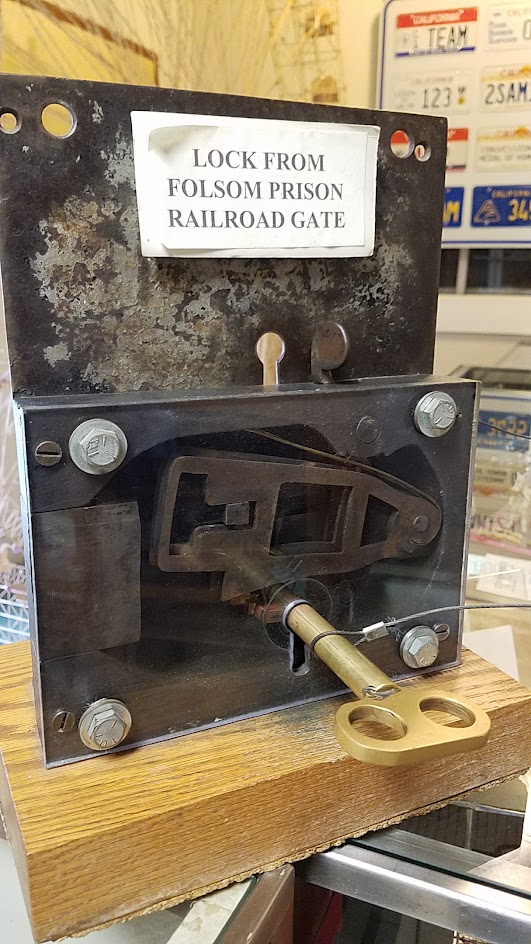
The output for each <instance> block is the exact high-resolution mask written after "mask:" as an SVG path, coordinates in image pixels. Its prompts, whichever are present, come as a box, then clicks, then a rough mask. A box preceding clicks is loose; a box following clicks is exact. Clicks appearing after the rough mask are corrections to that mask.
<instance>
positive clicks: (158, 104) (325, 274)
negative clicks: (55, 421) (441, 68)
mask: <svg viewBox="0 0 531 944" xmlns="http://www.w3.org/2000/svg"><path fill="white" fill-rule="evenodd" d="M1 87H2V95H1V102H0V104H1V106H2V108H4V109H13V110H15V111H16V113H17V114H18V115H19V118H20V123H21V124H20V129H19V130H18V131H17V132H16V133H15V134H5V133H0V199H1V201H2V227H1V236H0V239H1V248H0V251H1V260H2V276H3V288H4V296H5V307H6V318H7V330H8V341H9V348H10V358H11V363H12V376H13V386H14V390H15V393H18V394H20V393H26V394H53V393H60V392H69V391H76V392H86V393H89V392H95V391H127V390H131V391H132V390H140V389H144V390H150V389H160V388H163V389H176V388H180V387H181V388H183V387H185V388H186V387H197V386H207V387H216V386H225V385H227V384H231V383H237V384H246V383H251V384H253V383H259V382H260V379H261V364H260V363H259V362H258V360H257V357H256V354H255V344H256V341H257V339H258V337H259V336H260V335H261V334H262V333H263V332H264V331H277V332H278V333H280V334H281V335H282V336H283V338H284V340H285V342H286V355H285V358H284V360H283V361H282V365H281V379H282V380H283V381H293V382H296V381H305V380H307V379H308V378H309V375H310V349H311V340H312V336H313V332H314V330H315V328H316V327H317V325H319V324H320V323H321V322H322V321H326V320H329V319H334V320H337V321H339V322H340V323H341V324H342V325H343V326H344V327H345V329H346V331H347V333H348V335H349V339H350V342H351V345H350V353H349V356H348V358H347V360H346V361H345V363H344V364H343V365H342V366H341V368H339V369H338V370H337V371H336V372H335V375H334V376H335V378H336V379H338V380H341V379H345V378H347V377H356V376H371V375H380V376H381V375H385V374H406V373H421V372H429V371H430V369H431V363H432V351H433V338H434V328H435V314H436V299H437V284H438V268H439V254H440V232H441V225H440V220H441V216H442V199H443V188H444V166H445V151H446V140H445V138H446V123H445V121H444V120H442V119H438V118H431V117H424V116H404V115H394V114H391V113H384V112H373V111H363V110H359V109H347V108H329V107H326V106H318V105H307V104H300V103H294V102H274V101H267V100H258V99H247V98H242V97H235V96H218V95H212V94H205V93H193V92H181V91H172V90H168V89H149V88H136V87H126V86H116V85H105V84H99V83H90V82H69V81H65V80H60V79H50V78H46V79H35V78H26V77H20V76H4V77H2V79H1ZM54 101H59V102H65V103H67V104H68V105H69V106H70V107H71V108H72V109H73V111H74V113H75V115H76V118H77V126H76V129H75V131H74V133H73V134H72V135H71V136H70V137H67V138H64V139H61V138H54V137H51V136H50V135H49V134H47V133H46V132H45V130H44V129H43V127H42V124H41V121H40V113H41V109H42V107H43V105H45V104H46V103H49V102H54ZM143 109H145V110H156V111H174V112H191V113H199V114H220V115H234V116H242V115H246V116H249V117H254V118H269V119H275V118H276V119H293V120H300V121H308V120H315V121H335V122H348V123H361V124H377V125H380V127H381V138H380V146H379V155H378V190H377V221H376V248H375V253H374V255H373V256H372V257H370V258H366V259H323V260H321V259H310V260H304V259H293V260H290V259H273V260H268V259H263V260H261V259H208V260H207V259H189V260H180V259H164V260H156V259H145V258H143V257H142V256H141V254H140V246H139V232H138V217H137V209H136V196H135V185H134V172H133V156H132V139H131V121H130V112H131V111H133V110H143ZM399 128H405V129H406V130H407V131H408V132H410V133H411V134H412V135H413V137H414V139H415V140H416V141H422V142H424V143H427V144H429V145H430V147H431V157H430V159H429V160H428V161H424V162H421V161H418V160H417V159H416V158H415V157H414V155H412V156H411V157H409V158H407V159H405V160H404V159H400V158H398V157H396V156H395V155H394V154H393V153H392V152H391V149H390V147H389V140H390V137H391V134H392V133H393V131H394V130H396V129H399Z"/></svg>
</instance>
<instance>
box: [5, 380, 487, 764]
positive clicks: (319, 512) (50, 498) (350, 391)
mask: <svg viewBox="0 0 531 944" xmlns="http://www.w3.org/2000/svg"><path fill="white" fill-rule="evenodd" d="M434 387H436V388H437V389H442V390H446V391H448V392H449V393H451V395H452V396H453V397H454V399H455V400H456V402H457V405H458V410H459V414H460V419H459V421H458V423H457V425H456V426H455V427H454V429H452V430H451V432H449V433H448V434H447V435H446V436H443V437H441V438H439V439H428V438H426V437H425V436H423V435H421V434H420V433H419V432H418V431H417V430H416V428H415V425H414V422H413V411H414V407H415V404H416V403H417V402H418V400H419V398H420V397H421V396H422V395H423V394H424V393H426V392H427V391H428V390H433V389H434ZM475 396H476V385H475V384H474V383H473V382H471V381H462V380H442V381H436V380H434V379H433V378H423V379H418V378H414V379H412V378H393V379H391V378H389V379H388V380H386V381H382V380H377V379H374V380H367V381H362V382H355V383H351V384H344V385H342V386H335V385H321V386H318V385H303V386H301V387H286V388H280V389H278V390H275V389H269V390H266V389H262V388H240V389H232V390H226V391H191V392H188V393H184V392H183V393H174V394H165V393H162V392H161V393H147V392H145V393H140V394H135V395H129V396H127V395H125V394H114V395H113V394H101V395H90V396H77V397H76V396H69V397H49V398H39V397H30V398H22V399H19V400H18V404H17V410H16V416H17V427H18V435H19V453H20V455H21V456H22V457H23V468H22V475H21V479H22V482H23V493H24V496H23V497H24V507H25V508H26V509H27V513H26V519H25V527H26V539H27V547H26V554H27V560H28V563H29V564H30V566H29V567H28V571H29V572H30V573H31V575H32V577H31V587H30V590H31V597H32V599H31V613H32V616H31V620H32V642H33V650H34V659H35V685H36V699H37V703H38V704H40V705H41V710H42V717H41V719H40V720H41V728H42V735H43V741H44V744H45V753H46V761H47V763H48V764H49V765H55V764H59V763H63V762H65V761H68V760H73V759H80V758H82V757H85V756H89V755H90V751H89V750H88V749H87V748H85V747H84V746H83V745H82V743H81V741H80V739H79V736H78V734H77V728H74V729H73V730H72V731H69V732H64V733H61V732H55V731H54V730H53V728H52V719H53V718H54V716H55V715H56V713H57V712H59V711H71V712H72V713H73V714H74V715H75V717H76V719H77V720H79V717H80V715H81V713H82V712H83V710H84V709H85V708H86V706H87V705H88V704H90V703H92V702H94V701H95V700H97V699H99V698H102V697H112V698H118V699H120V700H121V701H123V702H124V703H125V704H126V705H127V707H128V708H129V710H130V712H131V714H132V718H133V725H132V729H131V732H130V734H129V737H128V739H127V741H126V742H125V743H124V746H125V747H128V746H132V745H136V744H140V743H144V742H146V741H150V740H157V739H160V738H166V737H171V736H174V735H176V734H179V733H185V732H188V731H193V730H196V729H198V728H201V727H205V726H211V725H216V724H220V723H223V722H227V721H230V720H235V719H238V718H242V717H248V716H249V715H254V714H259V713H261V712H264V711H271V710H274V709H277V708H281V707H286V706H290V705H294V704H300V703H302V702H306V701H310V700H313V699H316V698H322V697H325V696H327V695H330V694H333V693H335V692H337V691H338V690H339V688H340V683H339V682H338V681H337V679H336V678H335V677H334V676H333V675H332V674H331V673H330V671H329V670H328V669H327V668H326V667H325V666H324V665H323V664H322V663H320V662H319V660H318V659H317V658H316V657H315V656H313V655H312V656H311V657H309V656H308V655H307V654H306V656H307V660H308V664H307V666H305V665H304V652H303V653H302V671H301V661H300V660H301V652H300V651H298V653H297V652H295V648H296V647H294V646H293V645H291V649H290V637H289V634H288V633H287V631H285V630H284V629H283V628H282V627H281V625H280V624H278V623H270V624H268V623H266V622H265V621H262V619H260V618H257V616H252V615H249V609H248V607H246V606H245V605H243V603H242V600H241V599H238V597H236V598H231V599H229V600H223V599H222V586H223V578H224V572H226V571H227V570H228V569H230V567H229V566H228V565H226V566H225V565H224V563H223V557H221V559H219V560H218V559H216V560H217V565H216V566H217V567H218V569H217V570H214V571H211V570H206V571H205V572H201V571H198V570H197V564H198V560H199V561H201V560H203V559H204V558H203V557H202V554H203V552H204V547H205V545H204V544H203V541H204V537H205V535H208V541H207V545H206V546H207V549H209V553H210V552H211V551H212V548H214V551H215V553H216V554H220V553H222V552H223V551H224V550H227V549H228V548H230V549H231V550H232V557H231V562H230V563H231V565H232V563H233V562H234V559H235V558H237V557H238V555H240V559H241V560H242V561H243V562H244V564H245V572H246V573H248V572H249V568H251V569H252V568H253V566H254V564H255V563H256V562H257V561H258V566H259V569H261V571H262V573H264V577H263V585H264V586H266V584H268V583H269V582H270V581H273V580H275V581H280V582H289V583H290V586H292V587H293V588H294V590H295V592H297V593H301V594H302V595H305V596H308V597H309V599H310V600H311V601H312V602H313V603H314V604H315V605H316V607H317V608H318V609H319V610H320V611H321V612H322V613H323V615H324V616H326V617H328V618H329V619H331V621H332V622H334V623H335V624H336V625H337V626H338V627H339V628H344V629H347V628H354V629H360V628H361V627H363V626H365V625H368V624H370V623H372V622H375V621H378V620H380V619H382V618H383V617H386V616H395V617H400V616H406V615H407V614H409V613H413V612H416V611H418V610H422V609H427V608H430V607H435V606H437V605H444V604H446V605H449V604H456V603H459V602H460V587H461V572H462V560H463V548H464V544H465V538H466V535H465V519H466V504H467V486H468V477H469V465H470V450H471V446H470V443H471V437H472V429H473V421H474V403H475ZM94 418H98V419H106V420H110V421H112V422H114V423H116V424H117V425H118V426H119V427H120V428H121V429H122V430H123V432H124V433H125V435H126V436H127V440H128V443H129V448H128V453H127V457H126V459H125V461H124V463H123V464H122V465H121V466H120V467H119V468H118V469H116V470H115V471H114V472H111V473H107V474H104V475H89V474H86V473H84V472H82V471H81V470H80V469H79V468H77V466H76V465H75V464H74V463H73V462H72V460H71V459H70V457H69V451H68V443H69V439H70V435H71V433H72V431H73V430H74V429H75V428H76V427H77V426H78V425H79V424H80V423H82V422H84V421H86V420H90V419H94ZM360 421H361V422H360ZM369 427H370V430H371V438H373V442H371V443H370V444H367V443H366V442H364V439H366V438H367V436H366V431H367V429H368V428H369ZM258 431H262V434H261V435H260V434H259V432H258ZM264 431H265V432H267V433H268V434H269V436H264V435H263V433H264ZM271 435H273V436H276V437H277V438H276V439H271ZM279 440H285V441H287V442H288V443H291V445H286V442H280V441H279ZM43 441H48V442H56V443H58V444H59V445H60V446H61V448H62V452H63V459H62V460H61V461H60V462H58V463H57V464H56V465H54V466H42V465H39V464H38V463H37V462H36V460H35V449H36V447H37V445H38V444H39V443H41V442H43ZM300 445H302V446H306V447H307V448H309V449H313V450H317V453H311V452H310V453H309V452H305V451H304V450H301V449H300V448H299V446H300ZM330 455H336V456H341V457H343V458H345V457H350V459H351V460H356V461H357V462H358V463H360V462H361V463H363V464H364V465H365V469H363V468H360V466H359V465H352V466H345V465H341V464H340V463H338V462H333V461H331V460H330V459H329V458H327V456H330ZM179 456H180V457H183V456H184V457H187V459H186V462H182V463H181V464H180V466H179V469H180V480H184V487H185V493H184V500H183V501H182V502H181V504H179V501H178V495H179V490H178V489H177V492H176V493H174V492H172V491H171V489H168V488H167V487H166V486H167V485H168V482H170V483H173V485H172V488H173V486H174V485H175V469H176V468H177V466H176V463H177V465H178V464H179V458H178V457H179ZM220 457H221V458H222V459H223V461H224V462H225V461H231V462H233V463H234V462H243V463H244V465H245V466H246V467H247V466H249V465H250V464H251V463H254V464H255V466H259V467H260V470H259V473H258V474H257V473H256V472H253V470H251V473H252V474H245V475H243V474H240V475H235V474H233V473H231V474H225V475H222V474H221V473H220V472H219V469H220V467H218V466H217V465H216V464H215V460H216V459H219V458H220ZM223 457H225V458H223ZM227 457H228V459H227ZM194 463H195V465H194ZM197 463H199V464H197ZM201 463H203V465H202V466H201ZM205 463H206V465H205ZM268 465H271V475H270V476H269V477H268ZM367 466H369V467H372V469H374V470H380V472H387V473H390V474H391V475H394V476H395V477H398V478H399V479H400V480H402V481H404V482H406V483H409V485H410V486H412V487H413V489H408V488H407V487H404V488H403V489H399V496H398V497H397V495H393V489H392V487H391V484H390V480H389V479H387V480H386V481H385V483H384V481H383V478H382V477H381V476H380V477H379V476H374V475H373V474H371V473H370V469H369V471H367V468H366V467H367ZM172 469H173V473H172V471H171V470H172ZM216 470H217V471H216ZM247 471H249V470H248V469H247ZM201 472H202V473H206V474H205V475H204V478H205V480H206V479H207V475H208V477H209V478H210V474H212V480H211V481H209V482H208V481H205V485H204V492H202V493H201V492H199V493H198V491H197V487H196V486H197V481H196V480H197V475H196V473H201ZM225 473H227V467H225ZM229 473H230V469H229ZM172 474H173V478H172ZM186 476H188V478H186ZM356 476H359V479H356ZM199 478H200V476H199ZM367 480H368V481H367ZM165 482H166V484H165ZM358 482H359V489H358V495H359V509H358V512H357V513H356V508H355V502H356V489H357V488H358V486H357V483H358ZM294 483H295V485H296V486H297V487H296V488H294ZM297 483H298V484H297ZM301 483H302V491H301V489H300V488H299V486H300V485H301ZM181 484H183V482H182V481H181ZM283 488H285V489H286V491H285V492H284V493H283V491H282V489H283ZM414 489H420V490H421V492H422V493H423V494H424V497H423V496H422V495H421V496H419V495H418V493H416V494H415V493H414ZM198 494H199V495H200V499H201V500H199V499H198V498H197V495H198ZM201 494H202V495H203V496H204V500H203V499H202V498H201ZM176 495H177V498H176ZM268 495H269V499H268ZM301 495H302V499H301ZM161 496H162V498H163V503H162V506H161V504H160V502H161ZM193 496H195V498H194V497H193ZM272 496H273V497H272ZM166 499H167V501H166ZM268 500H269V509H268V510H267V509H266V511H267V514H266V515H265V517H264V518H262V519H260V520H259V517H260V515H262V513H263V510H260V509H259V508H258V505H259V503H260V502H262V503H264V502H265V504H266V505H267V501H268ZM389 500H390V502H391V503H390V504H389ZM165 501H166V504H164V502H165ZM198 501H199V504H198ZM168 502H169V507H170V511H171V513H172V516H173V517H172V523H171V527H170V545H168V547H169V546H171V548H172V549H173V551H174V552H175V553H184V554H185V557H186V555H187V554H188V553H189V551H190V548H192V549H195V553H196V555H197V556H196V559H195V560H194V559H192V567H191V569H190V570H189V571H188V572H183V568H182V567H181V569H180V571H179V568H178V567H174V569H173V570H164V569H161V567H160V566H159V565H160V563H161V561H159V560H157V558H156V555H155V557H154V548H155V549H156V548H159V549H160V547H161V546H162V545H161V543H160V534H161V529H160V521H161V520H162V518H164V515H167V508H168ZM301 502H302V503H301ZM417 502H420V508H421V517H422V514H423V513H424V512H425V513H426V518H427V519H428V522H429V523H428V524H426V523H425V522H424V521H422V527H421V528H420V534H419V535H418V538H419V540H418V541H415V540H414V539H413V540H412V539H411V538H412V535H411V532H410V529H411V520H412V515H417V513H418V510H419V506H418V505H417V504H416V503H417ZM279 503H280V504H279ZM273 505H274V506H275V511H274V512H273ZM161 507H162V518H160V517H159V516H160V514H161ZM172 509H175V511H174V512H173V511H172ZM362 514H363V515H364V517H363V527H360V522H361V516H362ZM349 515H350V518H349ZM397 516H398V517H397ZM266 520H267V521H268V522H269V525H267V527H268V528H269V532H268V535H269V536H267V535H266V531H265V530H264V529H265V528H266V525H265V524H264V522H265V521H266ZM413 520H414V519H413ZM275 521H276V524H275ZM334 521H336V523H337V527H335V526H334ZM157 522H158V524H157ZM349 522H350V523H349ZM417 523H418V522H417ZM253 528H254V529H255V533H254V535H251V536H250V530H251V531H252V530H253ZM345 529H346V530H345ZM408 529H409V530H408ZM428 529H431V530H428ZM266 530H267V529H266ZM423 534H424V538H423V537H422V535H423ZM227 535H232V536H234V535H236V539H235V538H234V537H231V539H230V541H227V540H226V537H227ZM238 535H239V536H240V537H241V540H240V539H239V538H238ZM343 538H344V539H345V540H344V541H343ZM423 541H424V543H423ZM209 542H210V543H209ZM268 542H269V548H270V553H269V556H267V555H266V554H265V548H266V545H267V544H268ZM342 542H343V543H342ZM349 542H350V543H349ZM163 543H164V542H163ZM356 544H357V545H358V546H359V552H356V553H361V554H362V557H361V558H359V557H356V553H354V551H355V547H354V546H355V545H356ZM164 547H166V544H165V543H164ZM375 547H377V548H378V550H377V552H376V555H375V556H376V558H377V559H375V556H374V548H375ZM183 548H184V549H185V550H184V551H183ZM166 549H167V548H166ZM242 549H244V551H245V554H244V555H242V554H241V553H240V552H241V551H242ZM255 549H257V552H256V558H255ZM345 549H346V550H347V552H348V554H351V555H352V556H351V557H350V559H349V560H350V565H349V566H348V567H346V565H347V564H348V563H349V562H348V561H347V559H346V557H345V553H344V552H345ZM364 553H366V555H367V557H366V558H363V554H364ZM334 554H337V559H338V560H340V561H341V564H340V565H338V567H337V568H334V566H333V564H331V559H332V558H333V556H334ZM312 555H313V558H312ZM266 558H267V559H266ZM309 558H312V559H311V561H310V564H308V559H309ZM213 560H214V559H213V558H209V561H210V563H212V562H213ZM370 560H372V561H373V562H372V563H370V562H369V563H368V562H367V561H370ZM170 561H171V557H170ZM298 561H302V562H303V564H302V565H300V566H301V571H302V570H304V573H305V575H306V576H304V577H302V578H301V574H300V572H299V565H298ZM316 561H317V562H318V564H319V566H317V565H316ZM360 565H361V566H360ZM305 568H306V569H305ZM308 575H309V576H308ZM236 589H238V588H235V590H236ZM239 589H240V590H241V589H242V587H240V588H239ZM262 610H263V607H262ZM259 613H260V607H258V609H257V614H259ZM441 619H444V622H448V624H449V625H450V630H451V631H450V635H449V637H448V638H447V639H446V640H445V641H444V642H442V644H441V649H440V655H439V659H438V662H437V664H436V666H435V668H444V667H446V666H448V665H452V664H455V663H456V661H457V660H458V655H459V626H460V621H459V618H458V617H457V615H455V614H452V615H451V617H450V616H448V619H446V618H444V617H443V618H441ZM435 622H439V620H433V621H431V625H433V624H434V623H435ZM428 623H430V621H428ZM408 628H410V625H409V624H406V625H405V626H404V630H407V629H408ZM102 631H103V633H104V635H103V636H102ZM364 651H365V652H366V654H367V655H368V656H369V657H370V658H372V659H374V660H375V661H376V662H377V663H378V665H380V666H381V667H382V668H383V669H384V670H385V671H387V672H388V673H389V674H390V675H392V676H394V677H399V676H401V675H404V674H411V673H410V670H408V669H407V668H406V666H405V665H404V663H403V662H402V661H401V659H400V656H399V641H398V640H397V639H395V638H394V637H392V636H389V637H387V638H385V639H379V640H375V641H373V642H369V643H366V644H364ZM297 659H298V660H299V662H298V663H297ZM305 668H307V669H308V671H306V673H305V674H304V669H305ZM293 669H297V671H293ZM41 695H42V702H41ZM281 723H282V716H280V715H279V724H281ZM119 749H122V748H119Z"/></svg>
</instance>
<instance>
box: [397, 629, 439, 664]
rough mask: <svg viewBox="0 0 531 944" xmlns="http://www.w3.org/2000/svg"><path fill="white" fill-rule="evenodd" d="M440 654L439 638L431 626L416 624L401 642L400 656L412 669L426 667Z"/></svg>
mask: <svg viewBox="0 0 531 944" xmlns="http://www.w3.org/2000/svg"><path fill="white" fill-rule="evenodd" d="M438 655H439V639H438V637H437V633H436V632H434V630H433V629H431V628H430V627H429V626H414V627H413V629H409V630H408V631H407V633H406V634H405V635H404V637H403V638H402V642H401V643H400V656H401V658H402V659H403V661H404V662H405V663H406V665H408V666H409V667H410V668H411V669H426V668H427V667H428V666H430V665H433V663H434V662H435V661H436V659H437V656H438Z"/></svg>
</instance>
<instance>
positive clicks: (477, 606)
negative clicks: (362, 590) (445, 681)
mask: <svg viewBox="0 0 531 944" xmlns="http://www.w3.org/2000/svg"><path fill="white" fill-rule="evenodd" d="M529 609H531V603H464V604H458V605H454V606H436V607H434V609H432V610H422V611H421V612H420V613H411V614H410V615H409V616H401V617H400V619H384V620H383V622H384V623H385V625H386V626H400V625H401V624H402V623H409V622H410V620H414V619H420V618H421V617H422V616H432V615H433V614H434V613H449V612H450V611H451V610H529ZM360 634H363V630H362V629H361V630H360V629H328V630H326V632H324V633H319V634H318V635H317V636H315V637H314V638H313V639H312V641H311V643H310V646H309V649H310V652H313V650H314V649H315V646H316V645H317V643H318V642H319V640H320V639H324V638H325V636H359V635H360ZM362 642H363V639H360V640H359V642H357V643H355V645H357V646H359V645H360V644H361V643H362Z"/></svg>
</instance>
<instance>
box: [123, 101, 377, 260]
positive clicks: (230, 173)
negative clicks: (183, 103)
mask: <svg viewBox="0 0 531 944" xmlns="http://www.w3.org/2000/svg"><path fill="white" fill-rule="evenodd" d="M131 122H132V127H133V144H134V160H135V178H136V192H137V203H138V216H139V223H140V236H141V244H142V254H143V255H144V256H266V257H275V256H300V257H311V256H317V257H318V256H368V255H370V254H371V253H372V251H373V248H374V228H375V207H376V157H377V148H378V136H379V128H377V127H372V126H360V125H339V124H324V123H321V122H295V121H268V120H259V119H253V118H227V117H217V116H209V115H183V114H168V113H166V112H162V113H159V112H132V113H131Z"/></svg>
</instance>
